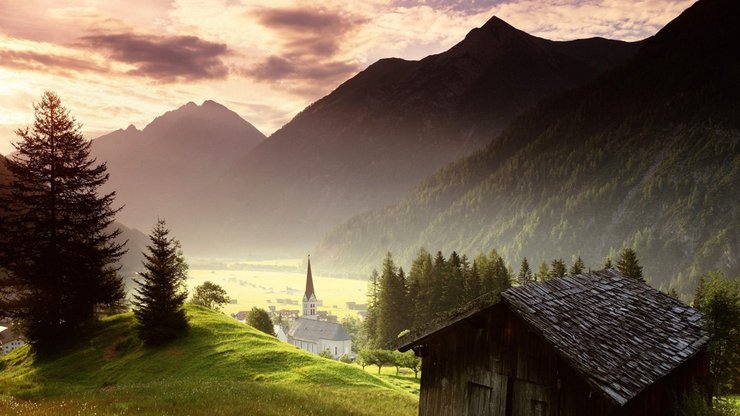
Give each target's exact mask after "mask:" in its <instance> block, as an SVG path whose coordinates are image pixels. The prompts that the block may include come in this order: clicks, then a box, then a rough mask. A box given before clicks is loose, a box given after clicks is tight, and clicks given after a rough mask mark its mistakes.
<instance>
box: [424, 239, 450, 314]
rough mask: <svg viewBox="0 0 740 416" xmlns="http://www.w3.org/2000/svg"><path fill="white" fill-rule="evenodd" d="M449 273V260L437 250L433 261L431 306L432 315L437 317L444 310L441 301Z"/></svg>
mask: <svg viewBox="0 0 740 416" xmlns="http://www.w3.org/2000/svg"><path fill="white" fill-rule="evenodd" d="M448 273H449V267H448V264H447V260H446V259H445V257H444V255H443V254H442V252H441V251H437V254H436V255H435V256H434V261H433V263H432V270H431V279H429V280H430V281H429V284H430V291H429V292H430V297H429V306H430V308H431V310H432V317H436V316H437V315H439V314H440V313H442V312H444V311H445V309H444V305H443V303H442V302H441V300H442V296H443V293H444V281H445V279H446V278H447V274H448Z"/></svg>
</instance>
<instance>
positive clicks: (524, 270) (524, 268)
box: [517, 257, 534, 286]
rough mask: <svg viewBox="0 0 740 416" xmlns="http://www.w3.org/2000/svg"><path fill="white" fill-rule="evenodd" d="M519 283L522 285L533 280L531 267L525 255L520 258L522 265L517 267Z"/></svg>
mask: <svg viewBox="0 0 740 416" xmlns="http://www.w3.org/2000/svg"><path fill="white" fill-rule="evenodd" d="M517 280H518V281H519V284H520V285H522V286H524V285H527V284H530V283H532V282H534V276H533V275H532V269H531V268H530V267H529V262H528V261H527V258H526V257H525V258H524V259H522V265H521V267H520V268H519V275H518V276H517Z"/></svg>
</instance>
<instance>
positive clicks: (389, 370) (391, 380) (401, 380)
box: [355, 364, 421, 396]
mask: <svg viewBox="0 0 740 416" xmlns="http://www.w3.org/2000/svg"><path fill="white" fill-rule="evenodd" d="M355 365H357V364H355ZM357 367H358V368H360V369H361V368H362V367H360V366H359V365H357ZM365 371H366V372H368V373H370V374H373V375H375V376H376V377H379V378H380V379H381V380H383V381H385V382H387V383H388V384H391V385H393V386H396V387H398V388H399V389H401V390H403V391H406V392H409V393H411V394H413V395H415V396H418V395H419V388H420V386H421V384H420V383H421V380H420V379H419V378H415V377H414V373H413V371H411V370H409V369H406V368H402V369H401V370H400V371H399V373H398V375H396V367H392V366H385V367H383V368H381V369H380V374H378V366H375V365H368V366H365ZM419 377H421V372H420V373H419Z"/></svg>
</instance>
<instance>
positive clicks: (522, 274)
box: [359, 248, 645, 349]
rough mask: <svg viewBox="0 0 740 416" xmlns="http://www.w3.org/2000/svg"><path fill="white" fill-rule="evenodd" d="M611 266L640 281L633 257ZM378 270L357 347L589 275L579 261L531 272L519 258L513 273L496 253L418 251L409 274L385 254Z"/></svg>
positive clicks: (629, 252) (625, 255) (630, 253)
mask: <svg viewBox="0 0 740 416" xmlns="http://www.w3.org/2000/svg"><path fill="white" fill-rule="evenodd" d="M612 267H615V268H616V269H617V270H618V271H619V272H620V273H622V274H623V275H624V276H627V277H630V278H634V279H638V280H640V281H643V282H644V281H645V279H644V277H643V275H642V267H641V266H640V264H639V260H638V258H637V253H636V252H635V251H634V250H633V249H631V248H625V249H624V250H622V251H621V252H620V255H619V258H618V259H617V263H616V265H612V261H611V259H610V258H607V260H606V262H605V264H604V268H612ZM380 270H381V271H380V272H377V271H373V272H372V274H371V275H370V279H369V282H368V291H367V296H368V306H367V317H366V319H365V321H364V328H363V329H364V331H362V333H361V336H360V338H361V339H360V340H359V346H360V349H361V347H364V346H366V345H367V346H368V347H371V348H372V347H387V346H389V345H392V343H393V342H394V341H395V340H396V338H397V337H398V334H399V333H401V332H402V331H404V330H406V329H411V328H418V327H420V326H422V325H424V324H425V323H427V322H429V321H431V320H433V319H434V318H436V317H437V316H439V315H440V314H443V313H445V312H447V311H450V310H452V309H455V308H458V307H460V306H462V305H464V304H466V303H468V302H470V301H471V300H473V299H476V298H478V297H480V296H482V295H485V294H494V295H495V294H499V293H501V292H503V291H505V290H506V289H508V288H510V287H511V286H512V285H513V284H519V285H525V284H529V283H532V282H537V281H540V282H541V281H546V280H549V279H555V278H559V277H563V276H566V275H576V274H580V273H584V272H586V271H588V270H587V269H586V266H585V264H584V262H583V260H582V259H581V258H580V257H577V259H576V260H575V261H574V263H573V264H572V265H571V266H570V267H568V266H567V265H566V263H565V261H563V260H562V259H559V258H558V259H554V260H552V261H551V262H549V263H548V262H547V261H543V262H541V263H540V265H539V268H538V270H537V271H536V272H534V271H533V270H532V269H531V267H530V265H529V261H528V260H527V258H526V257H525V258H524V259H522V262H521V265H520V267H519V271H518V273H515V272H514V270H513V268H512V267H511V266H510V265H508V264H507V263H506V261H504V259H503V258H502V257H501V256H500V255H499V254H498V252H497V251H496V250H491V251H490V252H489V253H480V254H478V255H477V256H476V257H475V258H474V259H473V260H472V261H471V260H470V259H468V257H467V256H465V255H462V256H461V255H459V254H458V253H457V252H456V251H453V252H452V253H450V255H449V256H448V257H445V256H444V254H443V253H442V252H441V251H438V252H437V253H436V254H435V255H434V256H432V255H431V253H429V252H428V251H426V250H424V249H422V250H420V251H419V254H418V255H417V256H416V258H415V259H414V260H413V262H412V263H411V268H410V269H409V272H408V274H407V273H406V272H405V271H404V269H403V267H398V266H397V265H396V264H395V262H394V260H393V255H392V254H391V253H390V252H389V253H387V254H386V256H385V258H384V259H383V263H382V266H381V268H380Z"/></svg>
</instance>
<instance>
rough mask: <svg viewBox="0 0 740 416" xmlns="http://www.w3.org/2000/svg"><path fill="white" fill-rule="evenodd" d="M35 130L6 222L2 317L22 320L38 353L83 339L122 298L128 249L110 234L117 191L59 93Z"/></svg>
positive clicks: (47, 97)
mask: <svg viewBox="0 0 740 416" xmlns="http://www.w3.org/2000/svg"><path fill="white" fill-rule="evenodd" d="M34 115H35V117H34V122H33V126H32V127H27V128H25V129H19V130H17V131H16V134H17V135H18V137H19V138H20V141H19V142H17V143H14V144H13V145H14V147H15V149H16V153H15V154H14V155H13V156H11V157H10V158H8V159H7V167H8V169H9V171H10V172H11V174H12V182H11V184H10V191H9V192H8V194H7V200H6V201H4V202H5V208H6V209H7V213H6V216H5V217H4V220H3V227H2V230H0V231H1V232H0V240H2V244H0V246H1V247H2V249H0V262H1V264H2V266H3V267H4V268H5V270H6V273H5V274H0V293H8V292H9V293H13V294H14V296H11V297H2V299H0V315H5V316H9V317H12V318H15V319H17V320H18V321H19V322H20V324H21V328H22V330H23V332H24V334H25V336H26V338H27V339H28V341H29V342H30V343H31V345H32V346H33V347H34V348H35V349H36V350H37V351H39V352H50V351H52V350H55V349H57V348H59V347H60V346H63V345H64V344H65V343H67V342H68V341H72V340H75V339H77V338H78V337H79V335H80V333H81V331H82V330H83V329H84V327H85V326H86V324H87V323H89V322H90V321H92V320H93V319H94V318H95V311H96V309H97V308H98V307H99V306H105V305H107V306H111V305H113V304H115V303H117V302H120V301H121V300H122V299H123V296H124V292H123V285H122V282H121V278H120V276H119V275H118V273H117V271H118V268H117V266H116V263H117V261H118V260H119V258H120V257H121V255H122V254H123V245H121V244H118V243H116V242H115V238H116V237H117V236H118V235H119V234H120V231H119V230H117V229H115V230H112V231H111V227H110V226H111V224H112V223H113V221H114V217H115V214H116V213H117V212H118V211H119V210H120V208H119V209H114V208H113V207H112V206H113V202H114V198H115V194H114V193H109V194H104V195H99V194H98V191H99V189H100V187H101V186H102V185H103V184H104V183H105V182H106V181H107V180H108V174H107V173H106V166H105V163H100V164H99V163H96V161H95V160H94V159H92V158H91V157H90V142H89V141H88V140H85V139H84V137H83V136H82V133H81V130H80V128H81V127H80V125H79V124H78V123H77V122H76V120H75V119H74V117H72V116H71V115H70V113H69V111H68V110H67V109H66V108H64V106H62V103H61V100H60V98H59V97H58V96H57V95H56V94H55V93H53V92H49V91H47V92H44V94H43V95H42V97H41V101H40V102H39V103H38V104H35V105H34Z"/></svg>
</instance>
